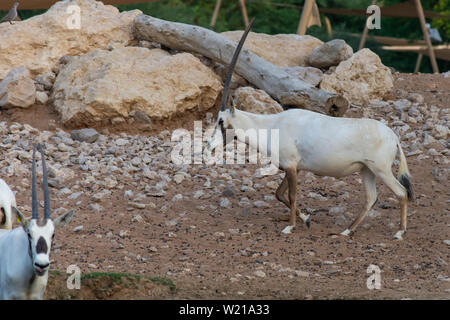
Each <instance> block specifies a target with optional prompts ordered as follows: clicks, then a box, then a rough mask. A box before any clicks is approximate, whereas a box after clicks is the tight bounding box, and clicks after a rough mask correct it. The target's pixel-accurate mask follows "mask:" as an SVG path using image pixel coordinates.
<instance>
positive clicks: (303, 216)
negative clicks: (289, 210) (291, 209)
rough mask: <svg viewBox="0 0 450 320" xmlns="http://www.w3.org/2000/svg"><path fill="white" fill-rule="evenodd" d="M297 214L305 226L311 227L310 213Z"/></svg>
mask: <svg viewBox="0 0 450 320" xmlns="http://www.w3.org/2000/svg"><path fill="white" fill-rule="evenodd" d="M298 216H299V217H300V219H302V221H303V222H304V223H305V224H306V226H307V227H308V228H310V227H311V215H310V214H303V213H299V214H298Z"/></svg>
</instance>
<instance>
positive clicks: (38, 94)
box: [36, 91, 48, 104]
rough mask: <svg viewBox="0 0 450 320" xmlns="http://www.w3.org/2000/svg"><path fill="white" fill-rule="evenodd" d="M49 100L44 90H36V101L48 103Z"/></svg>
mask: <svg viewBox="0 0 450 320" xmlns="http://www.w3.org/2000/svg"><path fill="white" fill-rule="evenodd" d="M47 102H48V95H47V93H45V92H43V91H36V103H37V104H46V103H47Z"/></svg>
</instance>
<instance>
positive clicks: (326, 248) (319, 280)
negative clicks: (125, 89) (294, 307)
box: [1, 74, 450, 299]
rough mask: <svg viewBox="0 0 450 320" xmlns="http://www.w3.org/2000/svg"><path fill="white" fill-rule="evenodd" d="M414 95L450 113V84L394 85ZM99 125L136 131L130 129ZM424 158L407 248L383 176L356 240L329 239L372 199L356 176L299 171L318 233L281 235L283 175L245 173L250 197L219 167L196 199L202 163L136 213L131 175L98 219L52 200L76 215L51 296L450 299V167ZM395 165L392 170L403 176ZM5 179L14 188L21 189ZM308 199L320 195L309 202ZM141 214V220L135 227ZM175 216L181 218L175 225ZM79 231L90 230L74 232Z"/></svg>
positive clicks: (401, 77) (54, 123) (302, 230)
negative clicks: (245, 202)
mask: <svg viewBox="0 0 450 320" xmlns="http://www.w3.org/2000/svg"><path fill="white" fill-rule="evenodd" d="M411 92H414V93H420V94H421V95H422V96H423V97H424V99H425V103H426V104H427V105H428V106H431V105H434V106H437V107H438V108H448V107H449V106H450V78H445V79H444V78H443V77H442V76H441V75H414V74H396V80H395V89H394V91H393V93H392V96H391V97H388V99H392V100H397V99H400V98H405V97H406V96H407V95H408V94H409V93H411ZM362 115H363V111H362V110H360V109H353V110H350V111H349V113H348V116H349V117H360V116H362ZM1 116H2V118H3V119H2V121H4V120H5V119H6V121H7V122H8V123H11V122H20V123H28V124H30V125H32V126H34V127H36V128H38V129H40V130H43V129H45V130H47V129H48V127H49V123H50V124H51V128H55V127H56V128H57V127H59V128H62V129H64V130H66V131H70V128H63V127H62V126H61V125H60V123H59V120H58V116H57V114H56V113H54V111H53V110H51V108H50V107H47V106H34V107H32V109H29V110H27V111H17V112H9V111H8V112H6V111H4V112H2V114H1ZM377 116H378V117H380V118H381V117H383V114H377ZM203 117H204V114H197V115H195V114H191V115H189V116H187V117H186V118H184V119H178V120H176V121H174V122H172V123H154V124H153V127H152V129H151V130H150V131H148V132H141V133H140V134H142V135H152V134H156V133H157V132H159V131H162V130H163V129H166V130H172V129H174V128H176V127H185V128H188V129H192V120H194V119H200V120H201V119H203ZM420 125H421V124H417V125H416V126H417V127H420ZM411 126H412V127H414V125H411ZM96 129H98V130H99V131H100V132H103V133H109V132H111V133H112V132H114V133H118V132H126V133H130V134H136V133H137V131H136V130H137V129H136V128H134V127H132V126H129V127H127V125H126V124H125V125H123V126H122V127H111V126H109V127H108V126H106V125H105V126H99V127H98V128H96ZM167 139H170V135H167ZM447 156H448V153H447ZM417 158H418V156H417V155H413V156H409V157H407V161H408V166H409V170H410V172H411V174H412V184H413V188H414V192H415V199H414V201H412V202H410V203H409V211H408V231H407V233H406V235H405V237H404V240H403V241H394V240H393V239H392V236H393V235H394V233H395V232H396V231H397V230H398V226H399V221H400V205H399V203H398V201H397V200H396V199H395V196H394V195H393V193H392V192H391V191H390V190H389V189H388V188H387V187H386V186H384V185H383V184H382V183H381V182H380V181H377V187H378V188H377V190H378V202H377V204H376V205H375V207H374V210H373V211H372V212H371V214H370V215H369V216H368V217H366V219H365V220H364V221H363V223H362V224H361V225H360V227H359V229H357V231H356V233H355V234H354V235H353V236H352V237H350V238H343V237H340V236H338V237H337V236H332V234H333V233H339V232H341V231H343V230H344V229H345V228H346V227H347V226H348V224H349V223H350V222H351V221H352V220H353V219H354V218H355V217H356V216H357V215H358V214H359V212H360V211H361V210H362V208H363V205H364V198H365V195H364V190H363V185H362V183H361V177H360V176H359V175H358V174H354V175H351V176H349V177H347V178H344V179H341V180H338V179H334V178H329V177H318V176H314V175H312V174H310V173H306V172H301V173H300V175H299V179H298V181H299V182H298V196H297V200H298V205H299V207H300V208H301V210H302V211H304V212H309V213H312V218H311V228H309V229H308V228H306V226H304V225H302V224H300V221H299V224H298V227H297V228H296V229H295V231H294V232H293V234H291V235H281V234H280V231H281V230H282V229H283V228H284V227H285V226H286V225H287V219H288V210H287V209H286V207H285V206H284V205H282V204H280V203H279V202H278V201H277V200H276V199H275V197H274V195H275V189H274V188H276V186H277V185H278V183H279V182H281V177H282V175H275V176H270V177H263V178H254V179H253V178H252V176H253V174H254V171H255V169H256V166H255V165H246V166H245V169H246V171H245V172H246V173H247V174H248V177H249V178H250V179H253V187H254V188H255V189H256V190H257V192H253V193H249V194H247V193H245V192H244V191H241V190H240V189H239V188H238V187H235V188H234V189H232V190H228V189H227V188H226V187H225V182H226V180H227V177H228V176H226V175H225V176H224V177H222V176H221V174H228V175H231V179H233V174H236V173H237V174H239V175H240V174H241V173H242V169H243V168H242V167H241V168H239V166H233V167H232V168H231V170H230V168H229V167H227V166H223V167H222V168H218V172H219V175H220V176H219V177H218V178H217V180H215V181H211V182H212V184H213V185H216V186H219V187H221V188H222V189H220V190H223V192H222V193H212V195H211V197H209V198H207V199H203V198H199V199H194V198H193V197H191V196H189V195H192V194H193V192H195V191H197V190H204V189H207V187H205V179H203V178H202V174H203V173H204V172H205V171H207V170H208V168H207V167H206V166H205V165H195V166H193V168H191V169H190V170H191V176H192V178H191V179H187V180H185V181H183V182H182V183H180V184H174V183H172V184H170V185H169V188H168V189H167V190H166V191H167V193H166V195H165V196H164V197H148V198H146V199H145V200H143V202H145V204H146V206H145V208H144V209H138V208H135V207H133V206H131V205H130V204H129V201H128V200H127V199H125V198H124V190H132V191H135V192H136V190H135V185H136V182H135V181H134V180H133V179H129V180H124V181H120V183H121V184H123V185H124V186H125V187H124V190H114V191H113V192H112V194H111V196H109V197H107V198H103V199H102V200H101V201H100V202H99V204H100V205H101V206H102V208H103V209H102V210H101V211H99V212H96V211H94V210H92V207H91V206H89V204H90V203H92V199H91V198H90V197H89V196H87V195H81V196H80V197H78V198H77V199H76V200H70V199H69V200H68V199H67V198H65V199H62V198H60V197H57V196H52V207H53V208H59V207H65V208H74V209H75V210H76V212H77V213H76V216H75V217H74V219H73V221H72V222H71V223H70V225H68V226H65V227H64V228H62V229H60V230H58V232H57V235H56V237H55V241H54V246H53V248H52V255H51V258H52V270H55V271H52V273H51V274H50V280H49V284H48V288H47V292H46V298H47V299H448V298H449V297H450V282H449V276H450V274H449V270H450V268H449V265H448V264H449V263H450V256H449V244H448V243H446V242H444V240H448V239H450V232H449V225H450V219H449V217H450V209H449V203H450V201H449V199H450V182H449V181H448V177H445V176H444V177H442V176H438V175H437V174H436V172H441V171H442V170H445V169H448V164H446V163H445V162H444V161H442V159H443V158H442V157H433V156H428V157H425V158H424V159H417ZM72 169H73V170H77V168H75V167H74V168H72ZM397 169H398V167H397V166H394V173H396V171H397ZM433 170H435V171H434V174H433ZM233 172H234V173H233ZM27 179H28V178H27ZM5 180H6V181H7V182H8V183H9V184H10V185H12V186H14V184H15V183H18V181H17V180H16V181H15V180H14V179H10V178H5ZM339 181H343V183H340V182H339ZM149 183H150V182H149ZM69 184H70V182H69ZM310 193H313V194H314V195H315V196H314V197H310V196H308V195H309V194H310ZM177 194H182V195H184V197H183V199H181V200H178V201H175V200H172V198H173V197H174V196H175V195H177ZM319 195H320V196H319ZM244 196H245V197H248V198H249V200H250V202H251V203H253V202H254V201H257V200H263V201H265V202H267V203H268V204H269V206H267V207H264V206H263V207H260V208H256V207H254V206H249V207H242V206H240V205H238V202H239V201H240V199H241V198H242V197H244ZM224 197H225V198H227V199H228V200H229V201H230V205H229V206H228V207H226V208H225V207H221V206H220V205H219V203H220V201H221V199H222V198H224ZM29 199H30V192H28V193H25V194H18V195H17V201H18V203H19V204H20V203H29V202H30V201H29ZM336 207H340V208H343V209H342V210H343V212H344V214H343V216H344V219H341V220H339V219H337V216H338V215H335V214H333V213H332V212H330V208H336ZM136 213H139V214H140V215H141V216H142V217H143V220H142V221H140V222H136V221H134V222H132V217H133V215H134V214H136ZM174 220H176V223H170V221H174ZM80 225H82V226H83V229H82V230H80V231H78V232H74V231H73V229H74V228H75V227H76V226H80ZM371 264H373V265H376V266H378V267H379V268H380V270H381V274H380V276H381V289H379V290H369V289H368V287H367V279H368V277H369V276H370V275H371V274H368V273H367V269H368V267H369V265H371ZM69 265H77V266H79V267H80V268H81V272H82V274H83V275H84V278H82V281H81V289H80V290H68V289H67V288H66V286H65V283H66V282H65V281H66V279H67V277H68V275H67V274H66V268H67V267H68V266H69ZM93 272H97V273H93ZM118 273H127V274H128V275H123V276H120V275H118ZM89 275H91V276H89ZM118 279H119V280H118Z"/></svg>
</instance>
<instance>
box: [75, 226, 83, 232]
mask: <svg viewBox="0 0 450 320" xmlns="http://www.w3.org/2000/svg"><path fill="white" fill-rule="evenodd" d="M83 229H84V227H83V226H77V227H75V228H73V232H78V231H81V230H83Z"/></svg>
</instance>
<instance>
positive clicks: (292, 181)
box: [281, 168, 297, 234]
mask: <svg viewBox="0 0 450 320" xmlns="http://www.w3.org/2000/svg"><path fill="white" fill-rule="evenodd" d="M285 171H286V178H287V182H288V186H289V207H290V212H291V216H290V219H289V225H288V226H287V227H286V228H284V229H283V231H281V233H283V234H289V233H291V232H292V230H293V229H294V228H295V223H296V221H295V219H296V216H295V215H296V213H297V201H296V196H297V169H296V168H287V169H286V170H285Z"/></svg>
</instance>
